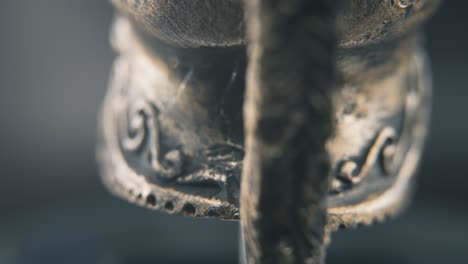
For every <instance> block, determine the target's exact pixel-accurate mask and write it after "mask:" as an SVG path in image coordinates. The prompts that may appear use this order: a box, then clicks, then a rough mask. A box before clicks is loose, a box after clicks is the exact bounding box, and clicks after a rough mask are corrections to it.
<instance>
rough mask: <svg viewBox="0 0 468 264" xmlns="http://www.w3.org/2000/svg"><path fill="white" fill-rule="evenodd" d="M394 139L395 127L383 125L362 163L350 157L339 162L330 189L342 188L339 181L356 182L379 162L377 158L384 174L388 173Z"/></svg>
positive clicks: (390, 167)
mask: <svg viewBox="0 0 468 264" xmlns="http://www.w3.org/2000/svg"><path fill="white" fill-rule="evenodd" d="M396 140H397V133H396V131H395V129H394V128H392V127H390V126H388V127H384V128H383V129H382V130H381V131H380V132H379V133H378V135H377V137H376V138H375V140H374V142H373V143H372V145H371V147H370V148H369V151H368V152H367V154H366V157H365V158H364V162H363V163H362V164H359V162H357V161H355V160H352V159H349V160H346V161H343V162H342V163H341V165H340V166H339V167H338V174H337V179H335V182H334V183H333V184H332V190H333V191H339V190H340V189H342V188H343V184H341V182H340V181H343V182H345V183H347V184H358V183H359V182H361V181H362V180H363V179H364V178H365V176H366V175H368V171H369V169H370V168H372V167H373V166H375V164H377V163H378V162H379V159H380V164H381V168H382V170H383V172H384V174H385V175H390V174H391V170H392V167H393V157H394V155H395V152H396V146H397V145H396Z"/></svg>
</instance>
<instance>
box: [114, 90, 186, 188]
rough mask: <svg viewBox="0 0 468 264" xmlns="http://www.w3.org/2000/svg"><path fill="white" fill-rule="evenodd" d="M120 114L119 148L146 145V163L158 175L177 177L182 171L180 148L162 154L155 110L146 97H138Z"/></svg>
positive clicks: (138, 149)
mask: <svg viewBox="0 0 468 264" xmlns="http://www.w3.org/2000/svg"><path fill="white" fill-rule="evenodd" d="M121 116H123V117H124V120H123V122H121V127H120V130H121V135H122V139H121V144H122V148H123V150H124V151H128V152H133V153H136V152H143V151H145V149H144V148H146V152H145V153H146V154H147V155H148V161H149V163H150V166H151V168H152V170H153V171H154V172H155V173H156V174H157V176H158V177H159V178H161V179H166V180H170V179H173V178H175V177H177V176H178V175H179V174H180V173H181V171H182V166H183V155H182V153H181V151H180V150H177V149H173V150H170V151H168V152H166V153H165V154H164V156H162V153H161V152H160V150H161V144H160V143H161V142H160V135H159V133H160V131H159V119H158V116H159V110H158V109H157V108H156V107H155V106H154V105H153V104H151V103H149V102H148V101H146V100H143V99H139V100H136V101H135V102H134V103H133V104H129V105H127V109H126V113H125V114H123V115H121ZM161 156H162V157H161Z"/></svg>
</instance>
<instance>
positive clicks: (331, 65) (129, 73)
mask: <svg viewBox="0 0 468 264" xmlns="http://www.w3.org/2000/svg"><path fill="white" fill-rule="evenodd" d="M113 2H114V4H115V6H116V7H117V9H118V10H119V12H118V15H117V17H116V19H115V23H114V26H113V29H112V45H113V47H114V49H115V50H116V51H117V52H118V54H119V56H118V58H117V59H116V61H115V64H114V67H113V73H112V77H111V83H110V86H109V91H108V94H107V96H106V98H105V101H104V104H103V108H102V113H101V121H100V131H99V135H100V141H99V142H100V144H99V146H98V158H99V162H100V164H101V168H102V176H103V179H104V182H105V183H106V185H107V186H108V187H109V189H110V190H111V191H112V192H114V193H116V194H117V195H119V196H121V197H123V198H125V199H127V200H129V201H132V202H134V203H136V204H139V205H141V206H146V207H148V208H150V209H155V210H160V211H164V212H167V213H175V214H184V215H189V216H199V217H217V218H222V219H233V220H235V219H239V218H241V220H242V226H243V233H244V237H245V240H246V247H247V259H248V262H249V263H270V262H271V263H283V262H285V263H302V262H304V263H319V262H320V261H322V260H323V255H324V253H323V251H324V245H325V244H326V243H327V236H328V234H329V232H330V231H334V230H336V229H338V228H340V227H341V228H347V227H354V226H357V225H366V224H371V223H373V222H376V221H381V220H383V219H385V218H387V217H389V216H394V215H396V214H398V213H399V212H401V210H402V209H403V208H404V207H405V206H406V204H407V202H408V198H409V196H410V195H411V185H412V178H413V177H412V176H413V175H414V174H415V170H416V168H417V164H418V161H419V158H420V154H421V150H422V147H423V143H424V138H425V134H426V129H427V124H428V117H429V110H430V94H431V82H430V71H429V68H428V61H427V57H426V55H425V52H424V49H423V45H422V40H421V39H422V38H421V34H420V27H421V24H422V23H423V22H424V21H425V20H426V19H427V18H428V17H429V16H430V15H431V14H432V13H433V11H434V10H435V9H436V7H437V6H438V4H439V1H437V0H420V1H417V0H412V1H409V0H405V1H403V0H346V1H327V0H315V1H306V0H284V1H270V0H254V1H245V2H246V3H245V5H244V3H243V2H242V1H241V0H231V1H218V0H157V1H156V0H154V1H139V0H132V1H124V0H114V1H113ZM244 13H245V14H246V15H244ZM244 17H245V21H246V22H245V21H244ZM244 98H245V102H244ZM241 185H242V192H241V191H240V190H241ZM240 204H242V206H240ZM240 207H241V208H240Z"/></svg>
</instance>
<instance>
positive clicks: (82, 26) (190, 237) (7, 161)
mask: <svg viewBox="0 0 468 264" xmlns="http://www.w3.org/2000/svg"><path fill="white" fill-rule="evenodd" d="M467 7H468V2H467V1H455V0H452V1H446V3H445V5H444V6H443V7H442V8H441V10H440V11H439V13H438V14H437V15H436V16H435V17H434V18H433V19H432V20H431V22H430V23H429V25H428V26H427V28H426V32H427V48H428V51H429V54H430V56H431V59H432V62H433V70H434V111H433V122H432V126H431V132H430V137H429V140H428V144H427V148H426V152H425V157H424V161H423V163H422V168H421V171H420V177H419V190H418V192H417V195H416V197H415V202H414V203H413V206H412V207H411V210H409V211H408V212H407V213H406V214H405V215H403V216H402V217H400V218H398V219H397V220H394V221H390V222H387V223H385V224H381V225H377V226H375V227H372V228H364V229H359V230H354V231H341V232H339V233H337V234H336V235H334V237H333V244H332V246H331V247H330V250H329V263H332V264H333V263H383V264H387V263H388V264H390V263H401V264H410V263H460V264H463V263H468V206H467V202H468V190H467V189H468V139H467V136H468V123H467V121H468V103H467V101H468V87H467V81H466V80H467V79H468V51H467V49H468V33H467V31H468V13H466V10H468V9H467ZM112 16H113V11H112V8H111V6H110V4H109V3H108V2H107V1H96V0H42V1H38V0H3V1H1V3H0V264H3V263H6V264H10V263H11V264H17V263H18V264H23V263H52V264H55V263H80V264H81V263H86V264H88V263H90V264H94V263H96V264H140V263H142V264H146V263H237V262H238V259H237V250H238V249H237V245H238V226H237V223H234V222H222V221H216V220H194V219H188V218H182V217H176V216H166V215H162V214H159V213H154V212H149V211H146V210H144V209H141V208H137V207H136V206H132V205H129V204H127V203H126V202H123V201H122V200H120V199H117V198H115V197H112V196H110V195H109V194H108V193H107V192H106V191H105V190H104V188H103V187H102V185H101V183H100V181H99V178H98V174H97V167H96V163H95V158H94V147H95V134H96V123H97V120H96V117H97V112H98V108H99V104H100V102H101V100H102V99H103V96H104V94H105V91H106V86H107V78H108V73H109V70H110V66H111V63H112V60H113V58H114V56H115V54H114V53H113V52H112V51H111V49H110V47H109V44H108V32H109V27H110V23H111V20H112Z"/></svg>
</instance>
